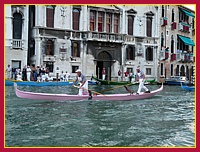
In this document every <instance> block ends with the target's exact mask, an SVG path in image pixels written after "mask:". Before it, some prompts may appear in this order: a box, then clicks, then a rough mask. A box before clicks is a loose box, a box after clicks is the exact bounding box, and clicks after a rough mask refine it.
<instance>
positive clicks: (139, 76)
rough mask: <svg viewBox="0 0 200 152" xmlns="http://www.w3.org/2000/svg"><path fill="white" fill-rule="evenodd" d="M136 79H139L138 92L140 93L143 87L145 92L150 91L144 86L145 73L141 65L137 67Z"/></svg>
mask: <svg viewBox="0 0 200 152" xmlns="http://www.w3.org/2000/svg"><path fill="white" fill-rule="evenodd" d="M136 81H139V88H138V90H137V94H140V92H141V89H144V90H145V93H150V90H149V89H148V88H147V87H145V86H144V81H145V74H144V72H143V71H142V70H140V66H138V67H137V68H136Z"/></svg>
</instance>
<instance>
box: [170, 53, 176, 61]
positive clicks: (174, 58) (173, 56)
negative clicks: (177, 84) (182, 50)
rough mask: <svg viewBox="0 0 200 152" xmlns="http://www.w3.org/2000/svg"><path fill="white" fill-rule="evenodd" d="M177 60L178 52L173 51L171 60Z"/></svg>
mask: <svg viewBox="0 0 200 152" xmlns="http://www.w3.org/2000/svg"><path fill="white" fill-rule="evenodd" d="M175 60H176V54H174V53H172V54H171V61H175Z"/></svg>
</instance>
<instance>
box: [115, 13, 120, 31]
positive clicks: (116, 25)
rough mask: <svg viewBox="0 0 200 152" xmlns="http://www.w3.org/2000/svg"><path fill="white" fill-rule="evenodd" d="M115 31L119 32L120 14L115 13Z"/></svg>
mask: <svg viewBox="0 0 200 152" xmlns="http://www.w3.org/2000/svg"><path fill="white" fill-rule="evenodd" d="M114 33H119V14H115V15H114Z"/></svg>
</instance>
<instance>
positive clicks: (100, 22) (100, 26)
mask: <svg viewBox="0 0 200 152" xmlns="http://www.w3.org/2000/svg"><path fill="white" fill-rule="evenodd" d="M103 25H104V13H103V12H98V32H103V29H104V28H103Z"/></svg>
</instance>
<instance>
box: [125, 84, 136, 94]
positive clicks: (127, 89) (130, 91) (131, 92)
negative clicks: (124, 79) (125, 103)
mask: <svg viewBox="0 0 200 152" xmlns="http://www.w3.org/2000/svg"><path fill="white" fill-rule="evenodd" d="M124 88H125V89H126V91H128V92H129V93H130V94H133V93H134V91H133V90H130V89H129V88H128V87H127V86H124Z"/></svg>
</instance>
